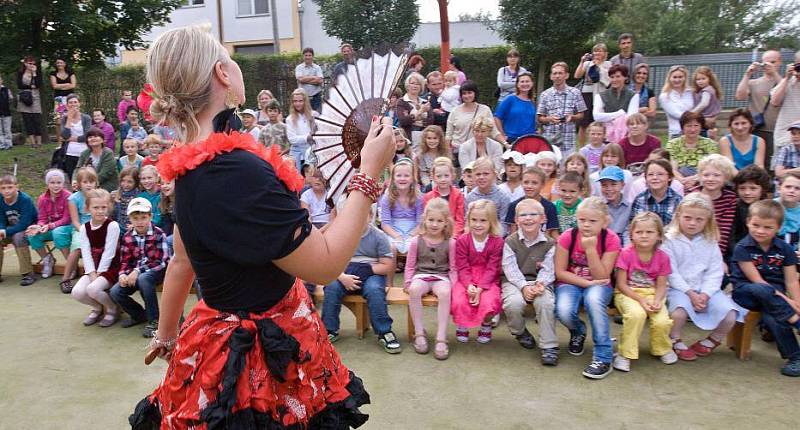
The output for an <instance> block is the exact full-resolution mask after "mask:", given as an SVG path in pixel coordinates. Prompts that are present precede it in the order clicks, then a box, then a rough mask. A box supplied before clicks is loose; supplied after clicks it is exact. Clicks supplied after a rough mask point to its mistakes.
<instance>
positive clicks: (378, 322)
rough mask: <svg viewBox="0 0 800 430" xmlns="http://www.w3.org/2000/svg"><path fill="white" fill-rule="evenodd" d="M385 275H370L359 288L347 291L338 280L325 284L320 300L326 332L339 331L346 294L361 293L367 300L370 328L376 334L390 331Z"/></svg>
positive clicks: (390, 319) (390, 322) (390, 323)
mask: <svg viewBox="0 0 800 430" xmlns="http://www.w3.org/2000/svg"><path fill="white" fill-rule="evenodd" d="M385 288H386V276H384V275H372V276H370V277H369V278H367V280H366V281H364V282H363V283H362V284H361V289H359V290H356V291H353V292H349V291H347V290H346V289H345V288H344V285H342V283H341V282H339V281H338V280H336V281H333V283H331V284H329V285H326V286H325V298H324V300H323V302H322V323H323V324H325V329H326V330H328V333H339V312H341V310H342V300H343V299H344V296H346V295H347V294H361V295H362V296H363V297H364V298H365V299H366V300H367V309H368V310H369V320H370V323H371V324H372V330H373V331H374V332H375V334H377V335H378V336H380V335H383V334H385V333H388V332H390V331H392V317H390V316H389V309H388V308H387V306H386V290H385Z"/></svg>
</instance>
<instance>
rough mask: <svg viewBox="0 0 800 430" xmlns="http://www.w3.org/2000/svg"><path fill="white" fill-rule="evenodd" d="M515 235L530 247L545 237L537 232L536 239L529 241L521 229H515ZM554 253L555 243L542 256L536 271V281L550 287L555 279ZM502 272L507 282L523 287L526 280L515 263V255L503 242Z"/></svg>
mask: <svg viewBox="0 0 800 430" xmlns="http://www.w3.org/2000/svg"><path fill="white" fill-rule="evenodd" d="M517 237H519V239H520V240H521V241H522V243H523V244H524V245H525V246H527V247H528V248H530V247H531V246H533V245H536V244H537V243H539V242H546V241H547V238H546V237H545V235H544V233H543V232H541V231H540V232H539V235H538V236H536V239H534V240H533V241H530V240H528V239H526V238H525V235H524V234H523V233H522V230H517ZM555 255H556V245H555V244H554V245H553V247H552V248H550V250H549V251H547V254H545V256H544V260H542V266H541V268H540V269H539V272H537V273H536V282H541V283H542V284H544V285H545V287H548V288H550V286H551V285H552V284H553V282H555V280H556V271H555V262H554V259H555ZM503 273H504V274H505V275H506V279H508V282H510V283H512V284H514V286H515V287H517V288H519V289H520V290H521V289H522V287H524V286H525V285H526V284H527V283H528V280H527V279H525V275H523V274H522V271H521V270H520V269H519V266H518V265H517V256H516V254H514V251H513V250H512V249H511V247H510V246H508V244H503Z"/></svg>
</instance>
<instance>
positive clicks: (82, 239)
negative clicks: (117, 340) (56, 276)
mask: <svg viewBox="0 0 800 430" xmlns="http://www.w3.org/2000/svg"><path fill="white" fill-rule="evenodd" d="M110 208H111V195H110V194H109V193H108V191H106V190H104V189H102V188H97V189H93V190H91V191H89V192H87V193H86V209H87V210H88V212H89V217H90V219H89V221H87V222H86V223H84V224H82V225H81V227H80V230H79V233H78V243H79V244H80V249H81V258H82V259H83V268H84V275H83V276H81V278H80V279H79V280H78V282H77V283H76V284H75V287H74V288H73V289H72V298H74V299H75V300H77V301H79V302H81V303H83V304H85V305H87V306H89V307H91V308H92V311H91V312H90V313H89V315H88V316H87V317H86V319H84V320H83V325H85V326H90V325H93V324H95V323H97V322H98V321H99V322H100V323H99V324H98V325H99V326H100V327H111V326H112V325H114V323H116V322H117V318H118V317H119V308H118V307H117V304H116V303H114V300H112V299H111V296H109V295H108V293H107V292H106V291H107V290H108V289H109V288H111V286H112V285H114V284H115V283H116V282H117V276H118V274H119V246H118V244H119V224H117V222H116V221H112V220H111V218H109V217H108V212H109V209H110ZM101 317H102V320H101V319H100V318H101Z"/></svg>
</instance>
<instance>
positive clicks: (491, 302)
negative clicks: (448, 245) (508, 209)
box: [451, 199, 505, 343]
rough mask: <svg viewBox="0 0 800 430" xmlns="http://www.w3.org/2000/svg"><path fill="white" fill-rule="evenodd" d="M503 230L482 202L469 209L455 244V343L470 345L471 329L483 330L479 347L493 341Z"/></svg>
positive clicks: (492, 208) (494, 213) (494, 211)
mask: <svg viewBox="0 0 800 430" xmlns="http://www.w3.org/2000/svg"><path fill="white" fill-rule="evenodd" d="M501 233H502V229H501V226H500V222H499V220H498V219H497V208H496V207H495V204H494V203H493V202H492V201H491V200H486V199H480V200H477V201H474V202H472V203H470V204H469V206H468V208H467V227H466V233H464V234H462V235H461V236H460V237H459V238H458V239H457V240H456V267H457V269H458V281H457V282H456V283H455V285H454V287H453V294H452V298H451V300H452V304H451V312H452V313H453V321H454V322H455V323H456V340H458V341H459V342H462V343H463V342H468V341H469V329H470V328H472V327H477V326H480V330H479V331H478V339H477V341H478V343H489V342H490V341H491V340H492V318H493V317H494V316H495V315H497V314H498V313H499V312H500V309H501V303H500V270H501V269H500V267H501V261H502V259H503V245H504V243H505V242H504V241H503V238H502V237H501V236H500V234H501Z"/></svg>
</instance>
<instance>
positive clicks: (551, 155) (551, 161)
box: [536, 151, 560, 200]
mask: <svg viewBox="0 0 800 430" xmlns="http://www.w3.org/2000/svg"><path fill="white" fill-rule="evenodd" d="M559 161H560V160H559V159H558V156H557V155H556V153H555V152H552V151H542V152H540V153H538V154H536V167H538V168H540V169H542V171H543V172H544V174H545V176H546V177H547V179H546V180H545V183H544V186H542V191H541V192H540V193H539V194H541V195H542V197H544V198H546V199H547V200H553V199H552V194H553V186H554V185H555V183H556V180H557V178H558V162H559Z"/></svg>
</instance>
